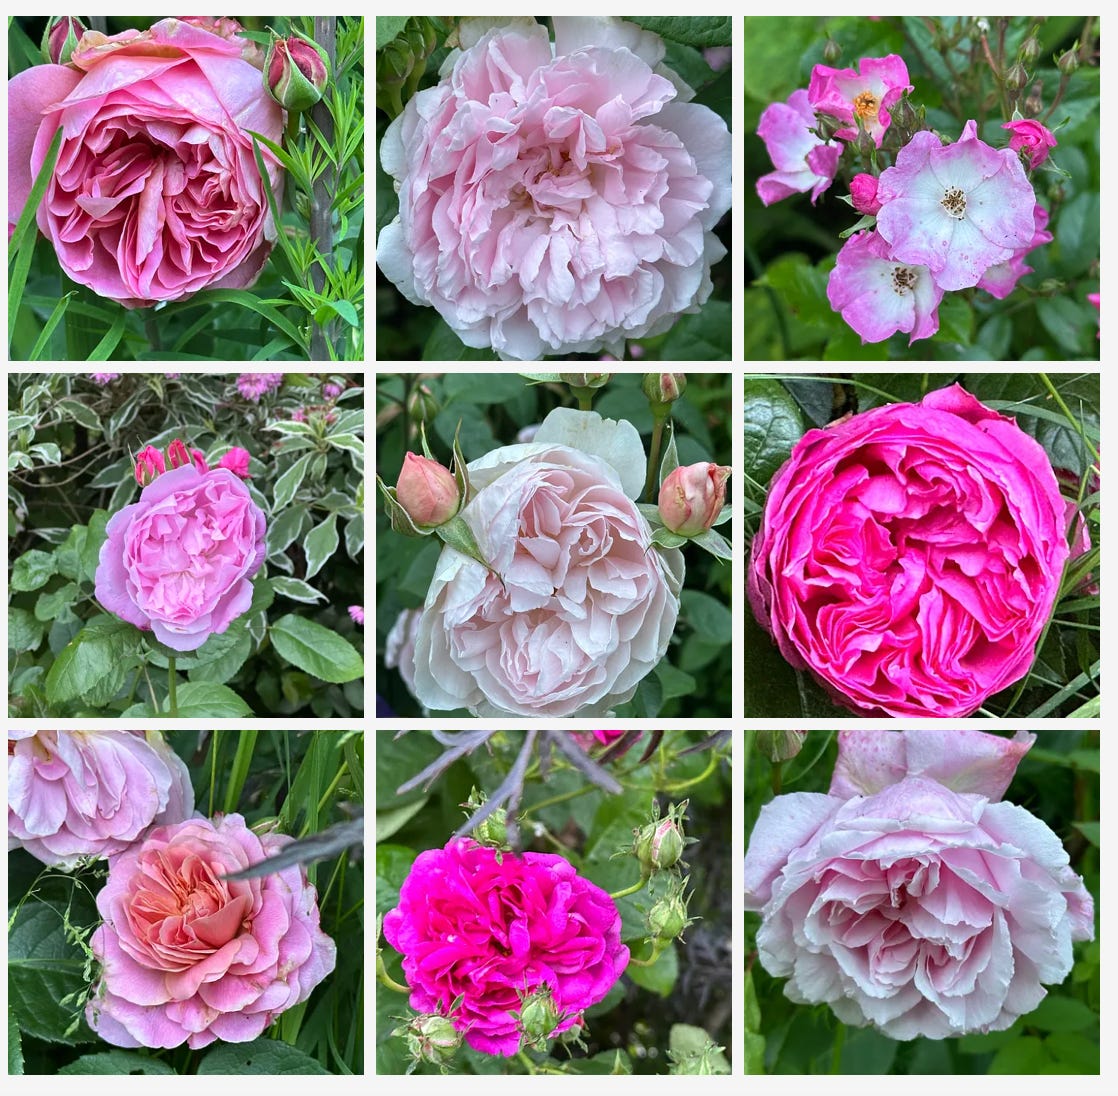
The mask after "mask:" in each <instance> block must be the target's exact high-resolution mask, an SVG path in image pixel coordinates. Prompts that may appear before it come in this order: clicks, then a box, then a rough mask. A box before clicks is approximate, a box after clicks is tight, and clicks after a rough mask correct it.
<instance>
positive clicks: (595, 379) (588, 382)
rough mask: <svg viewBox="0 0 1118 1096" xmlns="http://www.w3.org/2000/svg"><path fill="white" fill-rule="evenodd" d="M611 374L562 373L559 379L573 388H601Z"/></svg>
mask: <svg viewBox="0 0 1118 1096" xmlns="http://www.w3.org/2000/svg"><path fill="white" fill-rule="evenodd" d="M611 376H612V374H610V373H560V374H559V379H560V380H561V381H562V382H563V383H564V384H568V385H570V387H571V388H601V387H602V385H604V384H606V383H608V381H609V379H610V377H611Z"/></svg>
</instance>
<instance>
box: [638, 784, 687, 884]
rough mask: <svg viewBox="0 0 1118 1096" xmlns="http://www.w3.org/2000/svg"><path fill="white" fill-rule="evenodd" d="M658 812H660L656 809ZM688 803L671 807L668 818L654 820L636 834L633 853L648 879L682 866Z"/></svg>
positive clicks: (685, 841)
mask: <svg viewBox="0 0 1118 1096" xmlns="http://www.w3.org/2000/svg"><path fill="white" fill-rule="evenodd" d="M656 811H657V812H658V808H656ZM686 811H687V800H684V801H683V802H682V803H680V804H678V805H676V806H673V807H670V808H669V810H668V814H667V817H666V818H658V817H655V816H654V817H653V820H652V821H651V822H649V823H648V825H646V826H642V827H641V828H640V829H639V830H634V831H633V834H634V837H635V840H634V841H633V852H634V853H635V854H636V857H637V861H638V863H639V864H640V866H641V871H642V872H643V874H644V875H645V876H649V875H652V873H653V872H658V871H666V870H667V869H668V868H671V867H674V866H675V865H676V864H678V863H679V860H680V857H681V856H683V849H684V846H685V845H686V844H687V839H686V837H685V836H684V833H683V817H684V814H685V813H686Z"/></svg>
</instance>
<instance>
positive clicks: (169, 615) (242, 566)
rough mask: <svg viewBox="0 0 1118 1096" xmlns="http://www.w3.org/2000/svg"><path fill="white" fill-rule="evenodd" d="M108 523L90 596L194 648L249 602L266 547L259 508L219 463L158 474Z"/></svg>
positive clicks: (175, 643) (170, 641)
mask: <svg viewBox="0 0 1118 1096" xmlns="http://www.w3.org/2000/svg"><path fill="white" fill-rule="evenodd" d="M106 531H107V533H108V537H107V539H106V540H105V543H104V544H103V545H102V546H101V555H100V561H99V563H98V565H97V573H96V576H95V591H96V594H97V600H98V601H100V602H101V604H102V605H103V606H104V607H105V609H107V610H108V611H109V612H110V613H114V614H115V615H116V616H118V617H120V618H121V620H126V621H128V622H129V623H130V624H135V625H136V627H137V628H140V629H142V630H143V631H145V632H146V631H153V632H154V633H155V638H156V639H158V640H159V641H160V642H161V643H165V644H166V645H167V646H168V647H172V648H174V649H175V650H176V651H193V650H196V649H197V648H198V647H201V646H202V644H203V643H205V641H206V640H207V639H208V638H209V637H210V636H211V635H213V634H215V633H220V632H224V631H225V629H226V628H228V627H229V624H230V622H231V621H233V620H234V619H235V618H236V617H239V616H240V615H241V614H242V613H244V612H245V611H246V610H247V609H248V607H249V605H250V603H251V602H252V581H251V580H252V576H253V575H255V574H256V572H257V571H258V570H259V569H260V565H261V564H262V563H263V562H264V556H265V554H266V548H265V544H264V532H265V522H264V514H263V512H262V511H261V510H260V508H259V507H258V506H257V505H256V503H254V502H253V501H252V498H251V496H250V495H249V493H248V488H247V487H246V486H245V485H244V484H243V483H242V482H241V481H240V480H239V479H238V478H237V477H236V476H235V475H234V474H233V473H232V472H230V471H229V470H228V469H226V468H214V469H212V470H211V471H209V472H200V471H199V470H198V469H197V468H196V467H195V466H194V465H193V464H184V465H182V466H181V467H178V468H175V469H173V470H172V471H169V472H165V473H164V474H163V475H161V476H160V477H159V478H158V479H157V480H155V482H154V483H151V484H149V485H148V486H147V487H145V488H144V489H143V491H142V492H141V493H140V501H139V502H136V503H133V504H132V505H131V506H126V507H125V508H124V509H123V510H120V511H119V512H117V513H116V514H114V515H113V516H112V517H111V518H110V519H109V523H108V526H107V527H106Z"/></svg>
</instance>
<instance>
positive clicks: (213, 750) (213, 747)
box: [208, 731, 221, 816]
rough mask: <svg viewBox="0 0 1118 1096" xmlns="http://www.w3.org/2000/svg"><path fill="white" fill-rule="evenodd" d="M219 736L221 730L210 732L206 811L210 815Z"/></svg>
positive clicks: (212, 809)
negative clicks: (208, 799)
mask: <svg viewBox="0 0 1118 1096" xmlns="http://www.w3.org/2000/svg"><path fill="white" fill-rule="evenodd" d="M220 738H221V731H212V732H211V733H210V809H209V812H208V813H209V814H210V815H211V816H212V815H213V813H214V786H215V784H216V783H217V746H218V741H219V739H220Z"/></svg>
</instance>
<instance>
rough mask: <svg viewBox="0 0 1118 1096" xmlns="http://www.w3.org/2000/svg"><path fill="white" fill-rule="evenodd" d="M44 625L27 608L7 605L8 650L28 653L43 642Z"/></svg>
mask: <svg viewBox="0 0 1118 1096" xmlns="http://www.w3.org/2000/svg"><path fill="white" fill-rule="evenodd" d="M46 630H47V629H46V625H45V624H44V623H43V622H42V621H41V620H37V619H36V618H35V614H34V613H32V612H31V611H30V610H29V609H17V608H13V607H12V606H11V605H9V606H8V650H9V651H16V652H17V653H19V654H29V653H30V652H32V651H34V650H35V649H36V648H37V647H38V646H39V644H40V643H42V642H43V636H44V635H45V634H46Z"/></svg>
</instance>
